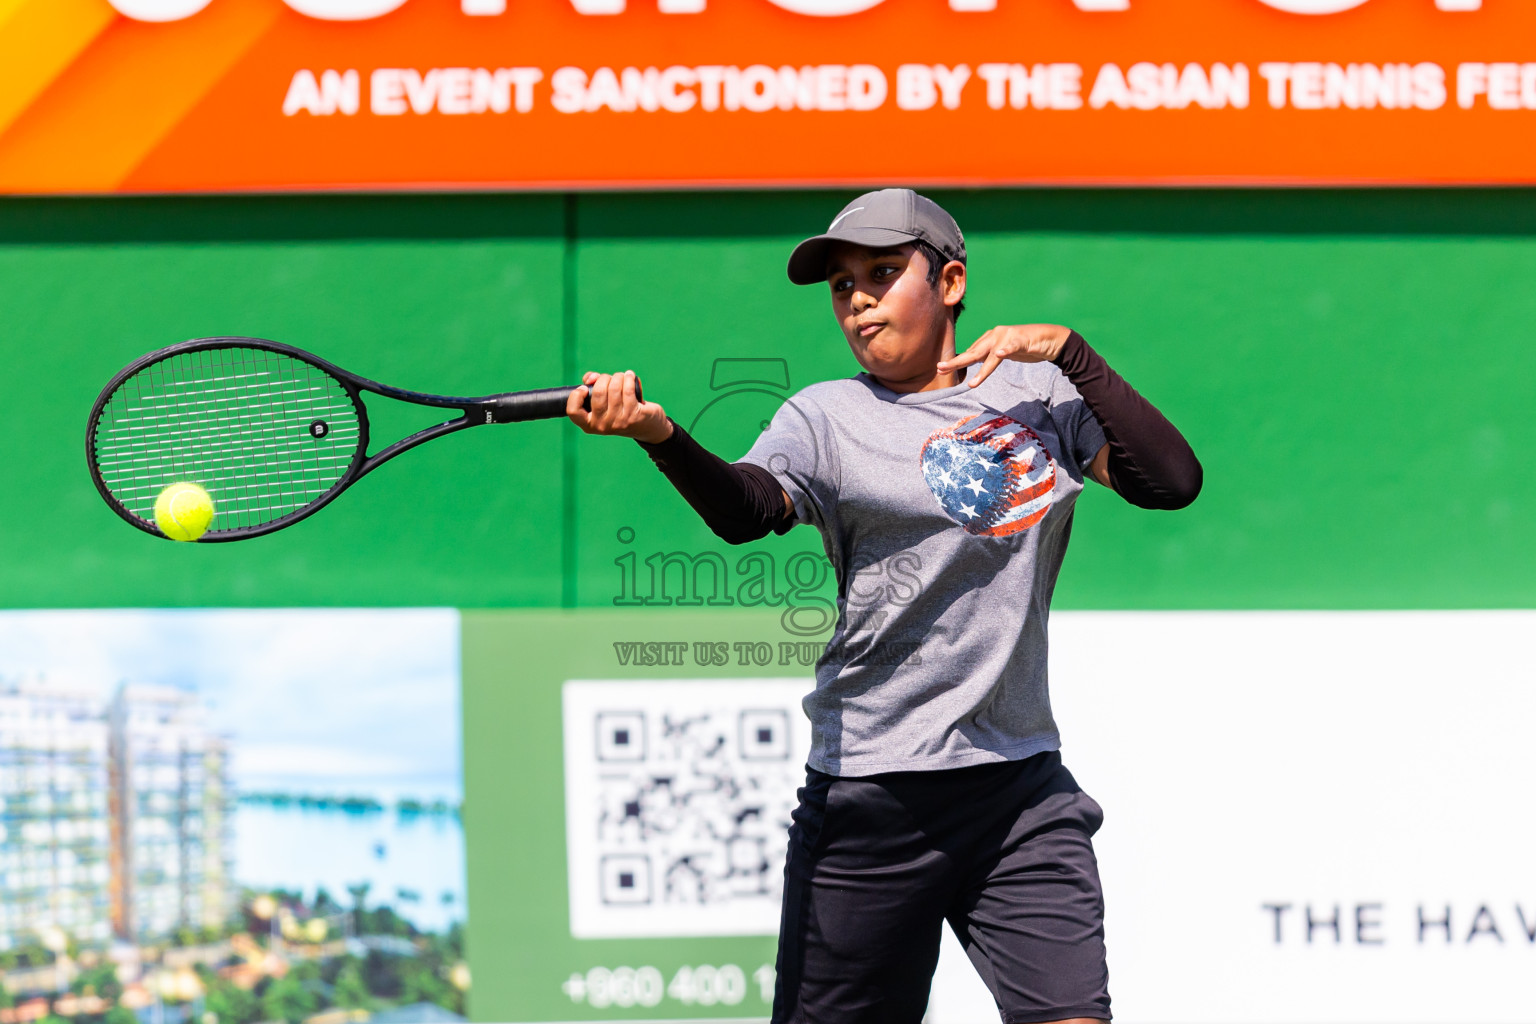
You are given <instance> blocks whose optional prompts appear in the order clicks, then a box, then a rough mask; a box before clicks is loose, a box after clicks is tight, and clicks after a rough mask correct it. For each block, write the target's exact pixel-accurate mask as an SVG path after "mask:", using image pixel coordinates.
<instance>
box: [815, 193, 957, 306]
mask: <svg viewBox="0 0 1536 1024" xmlns="http://www.w3.org/2000/svg"><path fill="white" fill-rule="evenodd" d="M917 239H921V240H922V241H924V242H927V243H928V244H929V245H931V246H933V247H934V248H935V249H937V250H939V252H941V253H943V254H944V255H945V256H947V257H948V258H949V259H952V260H959V261H960V262H962V263H964V262H965V236H963V235H961V234H960V225H958V224H956V223H955V218H953V217H951V216H950V215H949V214H947V213H945V212H944V208H943V207H942V206H940V205H939V204H938V203H936V202H934V201H933V200H932V199H929V198H928V197H926V196H920V195H918V194H917V193H916V192H913V191H912V190H911V189H909V188H883V189H881V190H880V191H878V192H866V193H864V194H863V195H862V196H859V198H857V199H855V200H854V201H853V202H851V203H849V204H848V205H847V206H845V207H843V211H842V212H841V213H839V214H838V215H837V216H836V217H834V218H833V219H832V223H831V224H829V225H828V226H827V230H826V233H825V234H820V235H817V236H816V237H815V238H807V239H806V240H805V241H803V242H801V243H800V244H799V245H797V246H795V251H794V252H792V253H790V254H789V279H790V280H791V281H793V282H794V283H795V284H816V283H818V282H820V281H825V280H826V279H827V250H828V249H830V248H831V247H832V245H833V244H834V243H836V242H851V243H853V244H854V245H867V246H869V247H870V248H872V249H885V248H889V247H891V246H896V245H902V244H904V243H906V242H911V241H915V240H917Z"/></svg>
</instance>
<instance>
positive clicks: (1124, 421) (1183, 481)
mask: <svg viewBox="0 0 1536 1024" xmlns="http://www.w3.org/2000/svg"><path fill="white" fill-rule="evenodd" d="M1055 362H1056V365H1057V366H1059V367H1060V368H1061V372H1062V373H1064V374H1066V377H1067V379H1068V380H1070V381H1071V382H1072V384H1073V386H1074V387H1076V388H1077V392H1078V394H1080V395H1082V396H1083V403H1084V404H1085V405H1087V406H1088V409H1089V410H1090V411H1091V412H1092V413H1093V415H1094V416H1095V417H1097V418H1098V421H1099V426H1101V427H1103V428H1104V439H1105V440H1106V441H1108V442H1109V482H1110V483H1111V484H1113V485H1114V488H1115V492H1116V493H1117V494H1119V495H1120V496H1121V497H1122V498H1124V499H1125V500H1126V501H1128V502H1130V503H1131V504H1132V505H1139V506H1140V507H1142V508H1161V509H1176V508H1184V507H1185V506H1186V505H1188V504H1189V503H1190V502H1192V501H1194V500H1195V497H1196V495H1198V494H1199V493H1200V485H1201V483H1202V480H1203V477H1204V471H1203V470H1202V469H1201V468H1200V460H1199V459H1197V458H1195V453H1194V451H1193V450H1191V448H1190V447H1189V442H1188V441H1186V440H1184V435H1183V434H1180V433H1179V429H1178V428H1177V427H1175V426H1174V425H1173V424H1172V423H1169V422H1168V420H1167V418H1166V417H1165V416H1163V414H1162V413H1160V412H1158V411H1157V410H1156V409H1155V408H1153V406H1152V403H1151V402H1148V401H1147V400H1146V399H1145V398H1142V397H1141V395H1139V394H1137V393H1136V389H1135V388H1133V387H1131V386H1130V385H1129V384H1127V383H1126V382H1125V379H1124V378H1123V377H1121V376H1120V375H1119V374H1118V373H1116V372H1115V371H1114V370H1111V369H1110V368H1109V364H1108V363H1106V362H1105V361H1104V357H1103V356H1101V355H1099V354H1098V353H1097V352H1095V351H1094V350H1093V349H1091V348H1089V347H1088V343H1087V342H1086V341H1084V340H1083V336H1082V335H1081V334H1078V333H1077V332H1076V331H1073V332H1072V333H1071V334H1070V335H1069V336H1068V337H1067V340H1066V343H1065V344H1064V345H1062V347H1061V353H1060V354H1059V355H1057V357H1056V360H1055Z"/></svg>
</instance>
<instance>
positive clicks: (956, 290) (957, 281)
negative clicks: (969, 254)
mask: <svg viewBox="0 0 1536 1024" xmlns="http://www.w3.org/2000/svg"><path fill="white" fill-rule="evenodd" d="M939 294H940V296H941V297H942V298H943V300H944V305H946V306H955V305H958V304H959V303H960V302H961V300H963V299H964V298H965V264H964V263H961V262H960V261H959V260H950V261H949V262H948V263H946V264H944V269H943V270H942V271H940V272H939Z"/></svg>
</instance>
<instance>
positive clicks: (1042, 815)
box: [773, 751, 1109, 1024]
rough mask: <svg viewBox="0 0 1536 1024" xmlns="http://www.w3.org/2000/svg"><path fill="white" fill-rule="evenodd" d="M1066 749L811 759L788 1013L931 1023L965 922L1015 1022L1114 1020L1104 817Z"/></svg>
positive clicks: (790, 930)
mask: <svg viewBox="0 0 1536 1024" xmlns="http://www.w3.org/2000/svg"><path fill="white" fill-rule="evenodd" d="M1103 820H1104V819H1103V812H1102V811H1101V810H1100V809H1099V805H1098V804H1097V803H1095V802H1094V800H1093V798H1092V797H1090V796H1088V794H1086V793H1084V792H1083V791H1082V790H1081V789H1079V788H1078V785H1077V782H1076V780H1074V779H1073V778H1072V774H1071V773H1070V772H1068V771H1067V770H1066V768H1064V767H1062V764H1061V755H1060V754H1058V753H1056V752H1055V751H1051V752H1049V753H1045V754H1039V755H1036V756H1035V757H1031V758H1028V759H1026V760H1023V761H1006V762H1002V763H997V764H984V765H975V766H972V767H968V768H955V769H950V770H947V771H929V772H893V773H890V774H885V775H873V776H868V777H865V778H853V779H845V778H835V777H833V776H830V775H825V774H823V773H821V772H818V771H815V770H810V771H809V774H808V775H807V777H806V783H805V788H804V789H802V790H800V806H799V808H798V809H797V810H796V811H795V814H794V822H795V823H794V825H793V827H791V828H790V830H789V859H788V860H787V862H786V863H785V868H784V881H785V885H784V917H783V922H782V924H781V926H780V931H779V957H778V987H777V991H776V992H775V995H774V1001H773V1020H774V1022H775V1024H792V1022H793V1024H802V1022H803V1024H812V1022H815V1024H820V1022H828V1024H855V1022H869V1024H877V1022H878V1024H906V1022H910V1024H918V1022H920V1021H921V1020H922V1017H923V1013H924V1011H925V1010H926V1008H927V1005H928V989H929V985H930V983H931V982H932V980H933V972H934V968H935V967H936V966H937V965H938V962H939V938H940V929H941V928H942V927H943V922H944V921H946V920H947V921H949V924H950V927H951V928H953V929H954V931H955V935H956V936H957V937H958V938H959V939H960V944H961V946H962V947H964V949H965V951H966V954H967V955H968V956H969V957H970V958H971V962H972V963H973V964H975V966H976V970H977V971H978V972H979V973H980V974H981V978H982V980H983V981H984V982H986V985H987V988H988V989H990V990H991V992H992V995H993V998H995V999H996V1000H997V1006H998V1010H999V1012H1000V1013H1001V1015H1002V1019H1003V1021H1004V1022H1005V1024H1037V1022H1041V1021H1055V1020H1063V1019H1067V1018H1071V1017H1092V1018H1098V1019H1101V1020H1108V1019H1109V992H1108V982H1109V972H1108V970H1107V969H1106V967H1105V964H1104V897H1103V893H1102V891H1101V890H1100V888H1099V872H1098V864H1097V862H1096V861H1095V859H1094V855H1093V844H1092V842H1091V841H1090V838H1089V837H1090V836H1092V835H1093V834H1094V833H1095V832H1097V831H1098V829H1099V826H1100V825H1101V824H1102V823H1103Z"/></svg>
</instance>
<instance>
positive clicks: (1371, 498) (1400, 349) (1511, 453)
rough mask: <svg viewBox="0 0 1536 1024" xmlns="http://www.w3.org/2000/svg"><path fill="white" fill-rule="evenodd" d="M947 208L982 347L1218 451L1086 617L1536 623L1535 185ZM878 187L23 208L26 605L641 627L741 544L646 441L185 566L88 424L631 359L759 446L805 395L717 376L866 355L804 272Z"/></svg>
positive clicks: (0, 221) (417, 488) (382, 425)
mask: <svg viewBox="0 0 1536 1024" xmlns="http://www.w3.org/2000/svg"><path fill="white" fill-rule="evenodd" d="M934 195H935V197H936V198H938V199H939V200H940V201H941V202H944V203H945V204H946V205H947V206H949V208H950V209H951V210H952V212H954V213H955V214H956V216H957V218H958V219H959V221H960V223H961V225H962V227H964V228H966V229H967V238H968V241H969V244H970V247H971V252H972V283H971V288H972V292H971V295H970V297H969V298H968V311H967V313H966V316H965V319H964V320H963V321H962V323H961V327H962V330H961V334H962V336H963V337H966V338H969V337H974V335H975V334H977V333H979V332H980V331H981V330H982V329H984V328H985V327H988V326H991V325H992V324H994V323H998V322H1019V321H1031V320H1036V321H1039V320H1044V321H1055V322H1062V323H1067V324H1070V325H1072V326H1074V327H1077V328H1079V329H1080V330H1081V331H1082V332H1083V333H1084V334H1085V335H1086V336H1087V337H1088V338H1089V340H1090V341H1092V342H1093V343H1094V344H1095V346H1096V347H1098V348H1099V349H1100V351H1102V352H1103V353H1104V354H1105V355H1106V356H1107V357H1108V358H1109V360H1110V361H1111V363H1112V364H1113V365H1115V366H1116V367H1117V368H1118V369H1120V370H1121V371H1122V373H1124V374H1125V376H1126V377H1127V378H1129V379H1130V380H1131V381H1132V382H1133V383H1134V384H1136V385H1137V386H1138V388H1140V389H1141V390H1142V391H1143V392H1144V393H1145V394H1147V395H1148V396H1150V397H1151V398H1152V399H1153V400H1154V401H1155V402H1156V403H1157V404H1158V405H1159V406H1160V407H1161V408H1163V409H1164V411H1165V412H1167V413H1168V414H1169V415H1170V417H1171V418H1172V419H1173V420H1174V421H1175V422H1176V423H1178V424H1179V425H1180V426H1181V427H1182V428H1183V429H1184V430H1185V432H1186V434H1187V435H1188V436H1189V438H1190V439H1191V441H1192V442H1193V444H1194V447H1195V450H1196V451H1197V453H1199V455H1200V456H1201V458H1202V460H1203V462H1204V463H1205V467H1206V490H1205V493H1204V494H1203V495H1202V497H1201V499H1200V501H1199V502H1198V503H1197V504H1196V505H1195V506H1194V507H1193V508H1191V509H1189V510H1188V511H1185V512H1180V513H1144V512H1140V511H1138V510H1135V509H1131V508H1129V507H1127V506H1124V505H1123V504H1122V503H1120V502H1118V500H1116V499H1114V498H1113V497H1112V496H1111V495H1109V494H1108V493H1106V492H1103V491H1100V490H1098V489H1096V488H1094V489H1090V493H1089V494H1088V495H1087V497H1086V499H1085V500H1084V501H1083V502H1082V503H1081V504H1080V510H1081V511H1080V515H1079V521H1078V524H1077V544H1076V546H1075V547H1074V549H1073V553H1072V556H1071V557H1070V558H1069V560H1068V564H1067V567H1066V569H1065V571H1064V573H1063V577H1062V583H1061V587H1060V589H1059V591H1058V599H1057V607H1062V608H1404V607H1408V608H1459V607H1533V606H1536V575H1533V574H1532V572H1531V571H1530V568H1531V566H1532V564H1533V563H1536V558H1533V556H1536V540H1533V537H1532V532H1531V530H1530V529H1529V524H1530V523H1531V522H1532V521H1533V519H1536V472H1532V470H1533V468H1536V467H1533V461H1536V457H1533V455H1532V454H1531V453H1532V447H1533V446H1532V441H1533V437H1532V434H1533V433H1536V416H1533V415H1532V408H1533V406H1536V357H1533V356H1532V355H1531V353H1530V349H1531V345H1532V336H1533V333H1536V328H1533V326H1532V325H1533V324H1536V289H1532V288H1530V287H1529V285H1528V283H1527V282H1529V281H1530V280H1531V279H1532V277H1533V276H1536V192H1531V191H1525V190H1510V191H1476V190H1474V191H1449V190H1448V191H1391V190H1388V191H1372V192H1344V191H1274V192H1235V191H1159V192H1150V191H1041V190H1036V191H993V192H963V193H954V192H948V193H934ZM845 199H846V196H845V195H844V194H842V193H782V194H781V193H708V194H656V195H617V194H615V195H605V194H598V195H584V196H580V197H567V196H559V195H536V196H455V197H443V196H402V197H304V198H272V197H251V198H238V199H232V198H219V199H199V198H175V199H114V200H94V199H59V200H15V199H13V200H6V201H0V332H3V335H0V337H3V339H4V351H5V353H6V356H7V361H6V364H5V366H6V370H7V371H8V372H6V373H5V374H4V376H3V378H0V389H3V396H4V401H3V403H0V424H3V427H4V436H5V437H6V438H7V439H8V441H7V444H6V446H5V450H4V452H3V454H0V460H3V463H4V468H5V470H6V472H5V477H4V479H5V480H6V493H7V495H8V498H9V501H8V508H9V517H8V518H9V522H8V528H7V529H6V530H4V531H3V533H0V566H3V569H0V606H4V607H90V606H120V605H126V606H155V607H160V606H182V605H187V606H194V605H206V606H260V605H301V606H302V605H454V606H459V607H466V608H475V607H558V606H561V605H565V606H582V607H602V606H611V605H612V603H613V600H614V598H615V597H616V596H618V595H619V569H618V566H617V565H616V564H615V559H622V558H624V557H625V556H626V555H627V554H628V553H630V552H634V553H635V554H636V555H637V557H638V559H640V560H642V564H643V559H644V557H645V556H646V555H647V554H650V553H654V552H658V551H675V550H687V551H699V550H713V549H723V545H721V544H719V543H718V542H717V541H716V540H715V539H714V538H713V536H712V535H710V534H709V533H708V532H707V531H706V530H705V529H704V528H703V527H702V526H701V525H700V524H699V523H698V522H697V521H696V520H695V519H694V518H693V517H692V515H691V513H690V512H689V511H688V509H687V508H686V506H685V505H683V503H682V502H681V500H680V499H679V498H677V497H676V495H675V494H673V493H672V492H671V490H670V488H669V486H668V485H667V483H666V481H665V480H664V479H663V478H662V477H661V476H660V474H658V473H657V472H656V471H655V470H654V469H653V468H652V467H651V466H650V464H649V462H648V461H647V460H646V459H645V458H644V457H643V455H642V454H641V453H640V452H639V451H638V450H637V449H636V448H635V446H634V445H632V444H630V443H628V442H624V441H617V440H611V439H600V438H586V437H583V436H580V435H579V434H577V432H576V431H575V430H574V429H573V428H570V427H569V426H568V425H566V424H563V423H560V422H552V423H540V424H531V425H522V426H515V427H494V428H486V429H482V430H476V431H472V432H470V433H468V434H465V435H461V436H457V437H453V438H450V439H447V440H444V441H440V442H435V443H433V444H431V445H428V446H427V447H425V448H423V449H420V450H418V451H415V452H412V453H410V454H409V455H408V456H407V457H405V458H402V459H400V460H398V461H397V462H395V463H392V464H391V465H389V466H388V467H386V468H385V469H383V470H381V471H380V472H379V473H377V474H375V475H373V476H371V477H370V478H368V479H367V480H366V481H364V482H363V483H361V484H360V485H358V486H357V487H356V488H354V489H353V490H352V491H350V492H349V493H347V494H346V495H345V496H344V497H343V498H342V499H340V500H339V501H338V502H336V503H335V504H334V505H332V506H331V507H330V508H328V509H327V510H326V511H325V512H323V513H322V514H320V515H318V516H316V517H314V518H313V519H311V520H308V521H307V522H305V523H302V524H300V525H299V526H297V527H295V528H293V529H290V530H286V531H283V532H281V533H278V534H275V535H273V536H270V537H266V538H262V539H259V540H256V541H251V542H248V543H243V544H236V545H207V546H202V545H171V544H169V543H165V542H161V541H156V540H154V539H152V538H149V537H146V536H144V535H143V534H141V533H139V532H138V531H135V530H132V529H130V528H129V527H127V526H126V525H125V524H123V523H121V522H120V521H118V520H117V519H116V518H115V517H114V516H113V515H112V514H111V513H110V512H108V511H107V509H106V507H105V506H104V505H103V504H102V503H101V502H100V500H99V499H98V498H97V497H96V495H95V492H94V490H93V489H92V487H91V485H90V482H89V479H88V477H87V475H86V472H85V468H84V457H83V433H84V424H85V418H86V414H87V412H88V410H89V408H90V404H91V401H92V399H93V398H94V397H95V394H96V392H97V389H98V388H99V387H100V386H101V384H103V383H104V382H105V381H106V379H107V378H108V377H110V376H111V374H112V373H113V372H114V371H115V370H116V369H118V368H119V367H120V366H122V365H123V364H124V363H126V362H127V361H129V360H130V359H132V358H133V357H135V356H137V355H139V354H141V353H143V352H145V351H147V350H149V349H152V348H157V347H159V346H161V345H165V344H169V343H171V342H173V341H177V340H180V339H182V338H185V337H191V336H198V335H207V334H225V333H228V334H250V335H257V336H262V337H270V338H275V339H277V340H281V341H285V342H289V343H291V344H296V345H299V346H301V347H306V348H311V349H313V350H314V351H316V352H318V353H320V354H322V355H324V356H326V357H328V358H330V359H332V360H334V361H336V362H338V363H340V364H341V365H343V366H346V367H348V368H350V369H353V370H356V371H358V372H360V373H364V374H366V375H369V376H372V377H374V378H376V379H379V380H382V381H384V382H387V383H392V384H398V385H401V386H404V387H410V388H416V389H421V390H428V391H439V392H444V393H474V394H479V393H486V392H491V391H498V390H504V389H514V388H521V387H535V386H545V385H551V384H556V383H561V382H563V381H566V380H572V379H574V376H575V374H576V373H577V372H578V371H579V370H582V369H587V368H599V369H626V368H632V369H635V370H636V371H637V372H640V373H641V374H642V375H643V376H644V378H645V382H646V388H647V394H648V396H649V397H652V398H654V399H655V400H657V401H660V402H661V403H662V404H663V405H665V406H666V407H667V409H668V411H669V412H670V413H672V415H673V416H674V417H675V418H676V419H678V420H679V421H681V422H683V423H684V424H685V425H687V424H690V423H693V422H694V420H695V418H696V417H697V418H698V429H697V432H698V433H699V435H700V437H701V438H702V439H703V440H704V441H705V442H706V443H709V444H713V445H715V446H717V447H718V448H719V449H720V450H721V451H722V453H723V454H727V455H729V456H732V457H734V456H736V455H739V454H740V452H741V451H742V450H743V449H744V448H745V446H746V444H747V443H749V441H750V438H751V436H752V435H753V432H754V430H755V424H756V423H758V422H760V420H761V418H762V417H763V416H764V415H766V412H765V410H766V411H768V412H771V409H772V407H773V404H774V403H775V402H776V401H777V400H778V399H777V395H778V394H779V393H780V390H779V389H774V388H771V387H766V388H765V387H761V386H759V387H757V389H756V390H755V391H752V390H750V389H749V390H748V392H746V393H741V394H735V393H729V392H731V389H712V388H711V377H712V372H713V371H714V366H715V360H717V359H782V360H784V362H785V365H786V366H787V370H788V375H789V380H790V384H791V389H797V388H799V387H803V386H805V385H806V384H809V383H812V382H814V381H816V380H821V379H824V378H828V377H833V376H841V375H847V374H850V373H852V372H854V371H855V370H856V367H855V365H854V364H853V361H852V358H851V357H850V356H849V354H848V353H847V350H846V347H845V346H844V344H843V342H842V341H841V339H840V336H839V335H838V333H837V331H836V328H835V327H834V325H833V324H832V322H831V320H830V318H829V316H828V310H827V301H826V297H825V294H824V293H823V292H821V291H820V290H819V289H813V288H807V289H801V288H796V287H794V286H792V285H790V284H789V283H788V282H787V280H786V279H785V278H784V274H783V264H784V260H785V257H786V256H787V253H788V250H789V248H790V246H791V245H792V244H793V243H794V241H796V240H797V239H798V238H800V237H802V236H804V235H806V234H809V233H813V232H815V231H817V230H819V229H820V228H821V227H822V226H823V225H824V224H825V223H826V222H827V221H828V220H829V219H830V217H831V215H832V214H833V213H834V212H835V211H836V209H837V208H838V207H839V206H840V205H841V203H842V202H843V201H844V200H845ZM742 365H743V364H723V366H724V367H725V368H726V369H727V370H728V369H729V368H730V367H731V366H737V367H739V366H742ZM722 372H723V371H722ZM736 390H738V391H739V390H740V389H736ZM716 399H720V402H719V403H718V404H716V405H711V403H712V402H714V401H715V400H716ZM383 404H384V403H382V402H379V403H376V405H375V408H376V409H377V408H379V406H381V405H383ZM706 407H708V409H709V411H707V412H705V411H704V410H706ZM701 412H703V415H702V416H700V414H701ZM375 420H376V428H375V436H385V435H388V434H391V433H397V432H404V431H405V430H406V429H408V428H413V427H415V426H417V425H419V424H420V423H421V422H422V417H421V416H419V415H418V414H417V413H415V412H414V411H407V412H405V413H400V412H396V411H389V412H385V411H384V410H380V411H379V412H377V413H376V414H375ZM626 528H627V529H626ZM629 531H633V534H632V535H631V533H630V532H629ZM621 538H628V539H621ZM819 549H820V545H819V541H818V539H817V538H816V537H815V535H814V534H813V533H812V532H811V531H809V530H805V529H802V530H796V531H793V532H792V533H791V534H790V535H789V536H788V537H786V538H781V539H774V540H771V541H766V542H763V544H762V545H761V547H760V550H764V551H766V552H768V553H770V554H771V555H772V556H773V557H774V558H775V560H776V563H777V564H779V565H781V566H782V565H783V564H784V562H785V561H787V559H788V557H789V556H790V555H792V554H794V553H796V552H800V551H819ZM729 556H730V558H731V559H732V561H734V560H735V559H736V558H738V557H739V556H740V553H739V552H729ZM642 592H644V587H642Z"/></svg>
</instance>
